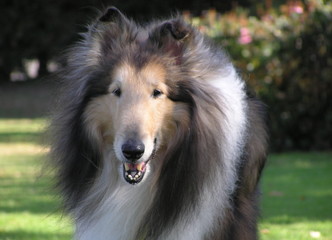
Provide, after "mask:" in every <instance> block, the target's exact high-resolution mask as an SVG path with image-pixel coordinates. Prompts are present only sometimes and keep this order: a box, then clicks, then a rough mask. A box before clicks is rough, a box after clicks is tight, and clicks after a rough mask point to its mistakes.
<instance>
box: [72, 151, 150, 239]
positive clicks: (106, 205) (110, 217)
mask: <svg viewBox="0 0 332 240" xmlns="http://www.w3.org/2000/svg"><path fill="white" fill-rule="evenodd" d="M114 158H115V156H114V153H113V151H112V150H111V149H109V150H108V151H107V152H106V153H105V154H104V166H103V170H102V174H101V176H100V177H99V178H98V180H97V182H96V184H95V185H94V187H93V188H92V189H91V192H90V195H89V197H88V198H87V199H86V203H89V202H91V201H92V202H93V203H95V204H99V206H98V207H97V209H96V210H95V211H94V213H93V214H92V216H91V215H89V216H87V218H83V219H78V220H77V225H76V234H75V239H79V240H108V239H110V240H130V239H134V237H135V234H136V231H137V228H138V226H139V224H140V221H141V219H142V217H143V216H144V214H145V213H146V211H147V209H148V208H149V206H150V204H151V201H152V199H153V196H154V192H153V188H151V186H150V183H149V179H147V180H146V181H145V182H144V184H138V185H135V186H133V185H130V184H128V183H126V182H125V181H124V180H123V177H122V174H121V175H119V172H120V171H118V169H119V168H122V163H120V162H119V161H116V160H115V159H114ZM121 172H122V170H121ZM104 193H105V194H104ZM101 196H102V197H101ZM98 199H99V202H98ZM100 199H101V200H100ZM84 206H85V204H83V205H82V208H83V209H84ZM80 210H81V209H78V212H79V211H80ZM91 219H92V220H91Z"/></svg>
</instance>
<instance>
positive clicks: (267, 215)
mask: <svg viewBox="0 0 332 240" xmlns="http://www.w3.org/2000/svg"><path fill="white" fill-rule="evenodd" d="M46 125H47V123H46V121H45V120H44V119H34V120H31V119H11V120H4V119H0V240H49V239H52V240H65V239H71V236H72V224H71V223H70V221H69V220H68V218H66V217H64V216H62V214H61V211H59V209H58V207H59V199H58V198H56V197H55V194H54V193H53V192H52V188H51V186H52V174H51V173H50V172H49V171H46V170H45V168H44V163H45V160H46V156H47V151H48V148H47V146H44V145H43V141H42V139H41V138H40V137H41V136H42V134H41V133H42V131H43V129H44V128H45V126H46ZM331 173H332V153H296V152H295V153H285V154H272V155H271V156H270V157H269V161H268V164H267V167H266V168H265V171H264V174H263V179H262V192H263V195H262V204H261V205H262V218H261V221H260V225H259V232H260V236H261V237H260V238H261V239H262V240H307V239H308V240H310V239H321V240H332V204H331V202H332V201H331V199H332V187H331V186H332V174H331ZM119 227H120V226H119Z"/></svg>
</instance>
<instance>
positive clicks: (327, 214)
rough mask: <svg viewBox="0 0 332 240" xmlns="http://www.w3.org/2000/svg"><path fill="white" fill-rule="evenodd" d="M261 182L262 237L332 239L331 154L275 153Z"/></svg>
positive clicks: (298, 239) (300, 239) (297, 239)
mask: <svg viewBox="0 0 332 240" xmlns="http://www.w3.org/2000/svg"><path fill="white" fill-rule="evenodd" d="M262 185H263V201H262V210H263V218H262V220H261V225H260V229H261V234H262V239H263V240H265V239H278V240H280V239H292V240H302V239H315V238H314V237H312V236H311V235H314V233H313V232H318V234H320V237H319V238H318V239H324V240H331V239H332V153H285V154H274V155H272V156H270V158H269V162H268V164H267V167H266V169H265V172H264V177H263V180H262ZM316 234H317V233H316Z"/></svg>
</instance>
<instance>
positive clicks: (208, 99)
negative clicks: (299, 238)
mask: <svg viewBox="0 0 332 240" xmlns="http://www.w3.org/2000/svg"><path fill="white" fill-rule="evenodd" d="M82 36H83V39H82V41H81V42H80V43H78V44H77V45H76V46H74V47H73V48H72V49H71V50H70V51H69V54H68V59H67V61H68V64H67V66H66V67H65V69H64V70H63V72H62V73H61V74H60V78H61V80H62V81H61V82H62V83H63V87H62V89H61V92H62V94H61V95H62V96H61V97H60V100H59V107H58V110H57V112H56V114H55V116H54V119H53V121H52V128H51V129H52V135H53V136H54V137H53V144H52V147H51V152H52V159H53V162H54V163H55V166H56V170H57V178H58V186H59V188H60V190H61V193H62V195H63V199H64V206H65V209H66V210H67V211H68V212H69V214H70V215H71V216H72V217H73V219H74V222H75V239H79V240H120V239H121V240H141V239H145V240H146V239H149V240H157V239H158V240H201V239H204V240H207V239H213V240H217V239H223V240H226V239H232V240H236V239H241V240H243V239H257V230H256V225H257V223H256V221H257V216H258V206H257V201H258V194H259V192H258V188H257V183H258V181H259V178H260V175H261V171H262V168H263V166H264V162H265V158H266V145H267V144H266V142H267V141H266V138H267V137H266V131H265V124H264V119H263V118H264V117H263V115H264V114H263V112H264V111H263V106H262V104H261V103H260V102H259V101H258V100H255V99H254V98H253V97H250V96H248V95H247V94H246V86H245V83H244V82H243V80H242V79H241V78H240V76H239V75H238V74H237V72H236V71H235V69H234V66H233V65H232V63H231V62H230V60H229V58H228V56H227V55H226V54H225V53H224V51H222V50H221V49H220V48H218V47H216V46H215V45H214V44H213V43H211V42H210V40H208V39H207V38H206V37H204V36H203V35H202V34H201V33H199V32H198V30H197V29H195V28H194V27H193V26H191V25H190V24H187V23H185V22H184V21H183V20H182V19H181V17H175V18H172V19H169V20H166V21H154V22H152V23H150V24H146V25H144V26H142V25H139V24H137V23H135V22H133V21H131V20H129V19H128V18H126V17H125V16H124V15H123V14H122V13H121V12H120V11H119V10H117V9H116V8H113V7H112V8H109V9H108V10H107V11H105V13H104V14H103V15H102V16H101V17H99V18H98V19H97V20H96V21H95V22H94V23H92V24H91V25H90V26H89V27H88V31H87V32H86V33H84V34H82Z"/></svg>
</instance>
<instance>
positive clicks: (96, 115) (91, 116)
mask: <svg viewBox="0 0 332 240" xmlns="http://www.w3.org/2000/svg"><path fill="white" fill-rule="evenodd" d="M165 75H166V73H165V69H164V68H163V67H162V66H161V65H159V64H155V63H149V64H147V65H146V66H145V67H144V68H142V69H136V68H135V67H134V66H131V65H130V64H128V63H126V62H125V63H122V64H121V65H120V66H119V67H117V68H116V71H115V72H114V73H113V74H112V75H111V76H110V77H111V78H112V83H111V85H110V86H109V94H107V95H104V96H101V97H98V98H96V99H94V100H92V101H91V102H90V103H89V105H88V107H87V109H86V111H85V119H86V122H87V125H88V128H89V129H90V132H91V134H92V135H93V136H94V137H95V138H97V139H100V140H102V141H103V143H104V144H113V142H114V140H115V137H116V136H123V137H126V136H128V135H131V134H133V133H134V132H137V133H138V134H139V136H140V137H141V138H147V139H150V141H153V139H154V138H155V136H156V135H157V134H160V135H161V137H162V138H168V137H169V135H170V134H171V132H172V130H173V129H174V124H175V121H176V120H179V119H181V118H182V119H183V120H184V121H185V122H186V120H185V119H186V118H185V115H184V113H185V114H186V113H187V111H183V109H184V106H182V105H183V104H174V102H172V101H170V100H169V99H168V98H167V90H168V89H167V86H166V84H165ZM116 88H121V92H122V94H121V96H120V97H117V96H115V95H114V94H113V93H112V92H113V90H114V89H116ZM154 89H158V90H160V91H162V92H163V94H162V95H161V96H159V97H158V98H153V97H152V93H153V91H154ZM176 105H177V106H176ZM181 109H182V110H181ZM160 144H162V143H160Z"/></svg>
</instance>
